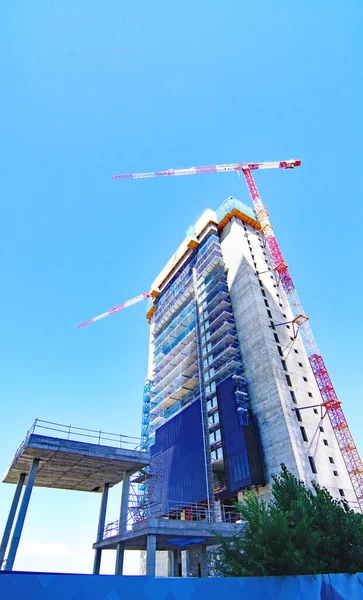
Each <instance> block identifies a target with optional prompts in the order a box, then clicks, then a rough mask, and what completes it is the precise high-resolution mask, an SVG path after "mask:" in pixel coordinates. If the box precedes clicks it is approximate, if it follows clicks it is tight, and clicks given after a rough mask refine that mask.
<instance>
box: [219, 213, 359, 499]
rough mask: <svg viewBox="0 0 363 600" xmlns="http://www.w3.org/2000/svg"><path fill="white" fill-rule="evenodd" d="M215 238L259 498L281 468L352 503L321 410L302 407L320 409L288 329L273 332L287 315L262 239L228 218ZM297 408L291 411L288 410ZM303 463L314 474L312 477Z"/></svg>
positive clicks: (297, 342) (299, 343) (308, 371)
mask: <svg viewBox="0 0 363 600" xmlns="http://www.w3.org/2000/svg"><path fill="white" fill-rule="evenodd" d="M220 239H221V246H222V252H223V258H224V261H225V265H226V268H227V269H228V273H227V280H228V286H229V290H230V296H231V301H232V307H233V312H234V318H235V322H236V329H237V335H238V339H239V344H240V348H241V353H242V357H243V361H244V367H245V376H246V379H247V383H248V388H249V394H250V400H251V408H252V410H253V412H254V414H255V417H256V422H257V426H258V428H259V433H260V439H261V445H262V452H263V459H264V466H265V473H266V478H267V481H268V484H267V486H265V487H264V488H261V489H260V491H259V493H260V494H261V496H268V495H269V493H270V483H271V474H272V473H278V472H279V470H280V464H281V463H282V462H284V463H285V464H286V466H287V468H288V469H289V470H290V471H292V472H293V473H294V474H295V475H296V476H297V477H299V478H300V479H302V480H304V481H305V483H306V484H307V485H308V484H309V483H310V482H311V480H315V481H318V482H319V483H320V484H321V485H323V486H326V487H327V488H328V489H329V491H330V492H331V494H332V495H333V496H334V497H336V498H341V497H342V493H343V494H344V495H345V497H346V499H347V500H348V501H352V502H355V501H356V497H355V494H354V491H353V488H352V486H351V482H350V478H349V476H348V473H347V470H346V467H345V464H344V461H343V458H342V456H341V453H340V450H339V447H338V444H337V441H336V438H335V435H334V432H333V429H332V427H331V424H330V421H329V418H328V416H325V417H324V418H323V419H322V415H324V413H325V411H324V410H323V412H322V411H321V408H320V407H319V406H317V407H314V408H305V409H304V408H302V407H307V406H312V405H319V404H320V403H321V396H320V392H319V389H318V387H317V384H316V382H315V379H314V376H313V373H312V371H311V368H310V364H309V361H308V357H307V354H306V352H305V349H304V346H303V344H302V341H301V339H300V336H299V335H297V337H296V338H295V337H294V329H293V325H292V324H291V323H290V324H285V325H280V326H276V325H278V324H279V323H283V322H286V321H287V322H288V321H291V320H292V318H293V316H292V313H291V310H290V307H289V303H288V300H287V298H286V295H285V293H284V291H283V289H282V285H281V284H280V283H279V282H278V279H277V278H276V275H275V272H274V270H273V263H272V258H271V256H270V253H269V250H268V249H267V248H266V244H265V239H264V236H263V234H262V233H261V232H259V231H257V230H255V229H254V228H253V227H251V226H250V225H248V224H245V223H243V222H242V221H240V220H239V219H237V218H236V217H233V218H232V220H231V221H230V222H229V223H228V224H227V225H226V227H225V228H224V229H223V231H222V232H221V235H220ZM289 384H291V385H289ZM297 407H300V409H301V410H300V411H298V412H297V411H295V410H293V409H294V408H297ZM299 419H300V420H299ZM309 456H310V457H311V458H312V459H313V461H314V462H315V466H316V471H317V473H313V471H312V467H311V464H310V460H309ZM340 490H342V493H341V492H340Z"/></svg>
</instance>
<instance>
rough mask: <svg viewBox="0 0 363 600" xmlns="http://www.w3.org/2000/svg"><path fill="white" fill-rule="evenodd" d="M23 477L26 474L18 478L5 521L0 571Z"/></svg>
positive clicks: (0, 546)
mask: <svg viewBox="0 0 363 600" xmlns="http://www.w3.org/2000/svg"><path fill="white" fill-rule="evenodd" d="M25 477H26V473H21V475H20V476H19V481H18V483H17V486H16V488H15V492H14V497H13V501H12V503H11V507H10V511H9V516H8V520H7V521H6V525H5V529H4V534H3V538H2V540H1V544H0V570H1V565H2V564H3V561H4V558H5V553H6V549H7V547H8V542H9V538H10V533H11V530H12V528H13V523H14V518H15V514H16V510H17V508H18V504H19V498H20V494H21V491H22V489H23V485H24V480H25Z"/></svg>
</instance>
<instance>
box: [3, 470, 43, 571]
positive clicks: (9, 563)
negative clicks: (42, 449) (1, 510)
mask: <svg viewBox="0 0 363 600" xmlns="http://www.w3.org/2000/svg"><path fill="white" fill-rule="evenodd" d="M38 467H39V458H34V460H33V463H32V466H31V469H30V473H29V475H28V481H27V483H26V486H25V490H24V494H23V498H22V501H21V504H20V508H19V513H18V518H17V520H16V523H15V528H14V532H13V536H12V538H11V542H10V548H9V554H8V558H7V560H6V571H12V570H13V566H14V561H15V557H16V553H17V550H18V546H19V542H20V538H21V532H22V531H23V527H24V521H25V517H26V513H27V510H28V506H29V501H30V496H31V493H32V490H33V485H34V481H35V476H36V474H37V471H38Z"/></svg>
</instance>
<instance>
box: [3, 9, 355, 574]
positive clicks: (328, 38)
mask: <svg viewBox="0 0 363 600" xmlns="http://www.w3.org/2000/svg"><path fill="white" fill-rule="evenodd" d="M362 12H363V11H362V3H361V2H360V1H359V0H356V1H355V0H349V1H348V2H345V3H342V2H338V1H337V0H333V1H332V2H330V3H329V4H328V5H327V4H326V2H322V1H321V0H320V1H318V2H315V1H313V0H308V1H307V2H297V1H294V0H289V1H283V2H271V1H269V0H261V1H260V2H252V3H249V4H246V3H243V2H240V1H238V0H230V1H227V2H224V3H223V2H222V3H221V2H220V1H217V0H208V1H207V0H204V1H203V0H185V1H184V2H183V3H176V2H171V1H167V0H157V1H156V2H150V1H149V2H147V1H145V0H140V1H139V2H134V3H132V2H127V3H123V2H119V0H117V1H116V0H104V1H103V2H101V3H100V2H96V1H94V0H87V2H86V1H84V0H78V1H77V2H74V1H70V0H68V1H65V2H51V1H49V0H35V1H34V2H31V3H24V2H20V1H19V0H13V2H8V3H5V4H3V5H2V7H1V9H0V23H1V25H0V29H1V38H0V66H1V73H2V76H1V79H2V93H1V96H0V114H1V125H0V144H1V146H0V190H1V206H2V210H1V220H0V221H1V224H0V228H1V232H0V273H1V282H2V286H1V288H2V293H1V296H0V304H1V308H0V314H1V344H0V364H1V379H0V386H1V388H0V402H1V437H0V462H1V466H0V470H2V471H5V468H6V466H7V463H8V461H9V459H10V457H11V455H12V454H13V452H14V451H15V450H16V448H17V446H18V445H19V444H20V442H21V440H22V438H23V437H24V434H25V432H26V430H27V429H28V427H29V426H30V424H31V422H32V421H33V420H34V418H35V417H39V418H43V419H47V420H51V421H58V422H60V423H72V424H75V425H79V426H81V427H91V428H93V427H94V428H102V429H104V430H107V429H108V430H109V431H116V432H118V431H119V432H124V433H128V434H130V435H138V434H139V431H140V414H141V399H142V388H143V383H144V378H145V375H146V368H147V345H148V325H147V321H146V319H145V308H146V307H145V304H139V305H137V306H135V307H133V308H130V309H129V310H128V311H127V312H126V311H125V312H123V313H119V314H118V315H115V316H112V317H110V318H109V319H105V320H103V321H101V322H99V323H97V324H95V325H92V326H90V327H87V328H85V329H83V330H77V329H76V328H75V325H76V324H77V323H78V322H80V321H83V320H85V319H87V318H90V317H92V316H94V315H97V314H99V313H100V312H104V311H105V310H108V309H109V308H111V307H112V306H114V305H115V304H117V303H120V302H122V301H124V300H126V299H128V298H130V297H132V296H134V295H136V294H139V293H141V292H143V291H147V290H148V289H149V285H150V283H151V282H152V280H153V279H154V277H155V276H156V274H157V273H158V271H159V270H160V268H161V267H162V266H163V265H164V263H165V262H166V261H167V260H168V258H169V257H170V255H171V254H172V253H173V251H174V250H175V249H176V247H177V245H178V244H179V243H180V242H181V240H182V239H183V237H184V234H185V231H186V230H187V228H188V226H189V225H190V224H191V223H194V222H195V220H196V219H197V218H198V217H199V216H200V214H201V213H202V212H203V210H204V209H205V208H207V207H211V208H216V207H217V206H218V205H219V204H220V203H221V202H222V201H223V200H224V199H225V198H226V197H228V196H230V195H234V196H235V197H237V198H239V199H241V200H243V201H245V202H248V203H249V199H248V195H247V191H246V189H245V187H244V184H243V182H242V181H240V180H239V179H238V177H237V175H235V174H218V175H204V176H196V177H184V178H170V179H167V178H165V179H158V180H150V179H149V180H144V181H126V182H113V181H111V175H112V174H114V173H123V172H126V173H127V172H139V171H154V170H161V169H167V168H181V167H188V166H193V165H203V164H206V165H208V164H215V163H223V162H238V161H263V160H283V159H287V158H292V157H294V158H300V159H302V161H303V164H302V167H301V168H300V169H297V170H295V171H292V172H288V171H287V172H285V171H270V172H261V173H258V174H257V175H256V182H257V184H258V186H259V188H260V192H261V195H262V197H263V199H264V201H265V203H266V204H267V206H268V209H269V210H270V213H271V221H272V222H273V224H274V226H275V233H276V235H277V237H278V239H279V241H280V244H281V247H282V250H283V252H284V254H285V256H286V259H287V262H288V263H289V265H290V269H291V273H292V276H293V278H294V280H295V283H296V286H297V289H298V291H299V293H300V296H301V299H302V302H303V304H304V307H305V310H306V312H307V314H308V315H309V316H310V318H311V324H312V326H313V329H314V332H315V334H316V338H317V341H318V344H319V346H320V348H321V351H322V354H323V356H324V357H325V360H326V363H327V365H328V368H329V370H330V372H331V375H332V378H333V381H334V383H335V386H336V388H337V391H338V394H339V396H340V398H341V400H342V401H343V402H344V410H345V413H346V416H347V418H348V420H349V423H350V426H351V429H352V431H353V434H354V437H355V440H356V442H357V444H358V446H359V448H360V451H361V454H363V433H362V427H361V423H362V418H363V406H362V402H361V396H362V381H361V373H362V313H361V307H362V292H363V289H362V272H361V265H362V252H361V237H362V236H361V235H360V231H359V229H358V227H359V226H361V224H362V222H363V214H362V187H363V186H362V182H363V176H362V167H361V164H362V36H361V23H362V16H363V15H362ZM12 493H13V489H12V486H7V485H2V486H0V534H2V528H3V524H4V520H5V516H6V513H7V510H8V508H9V503H10V498H11V494H12ZM98 502H99V497H98V496H92V495H87V494H83V495H82V494H77V493H72V492H69V493H65V492H57V491H48V490H42V489H35V491H34V495H33V498H32V502H31V506H30V509H29V513H28V522H27V523H26V526H25V529H24V540H23V544H24V545H23V548H24V550H23V551H22V552H23V553H22V554H19V560H18V562H17V563H16V566H17V567H18V568H27V567H28V568H38V569H42V568H43V569H44V568H49V569H60V570H62V569H63V570H71V569H72V568H74V569H75V570H80V569H82V568H84V569H85V570H87V568H88V569H90V568H91V562H92V553H91V551H90V544H91V542H92V540H93V538H94V535H95V531H96V518H97V511H98ZM115 502H116V501H115ZM111 509H112V510H111ZM111 509H110V514H109V520H114V519H116V518H117V509H116V504H115V506H114V508H112V507H111ZM76 535H79V540H78V541H77V544H79V548H82V549H81V550H79V551H78V550H77V551H75V550H74V549H73V551H72V552H73V554H72V552H71V555H70V556H69V557H68V549H67V548H68V547H69V545H70V544H72V543H74V544H76V541H75V540H76ZM52 544H53V545H52ZM82 544H83V546H82ZM76 548H78V546H76ZM52 554H53V555H54V559H52V558H51V555H52ZM80 554H82V560H83V562H82V560H81V559H80V558H79V557H80ZM77 557H78V558H77ZM77 560H78V562H77Z"/></svg>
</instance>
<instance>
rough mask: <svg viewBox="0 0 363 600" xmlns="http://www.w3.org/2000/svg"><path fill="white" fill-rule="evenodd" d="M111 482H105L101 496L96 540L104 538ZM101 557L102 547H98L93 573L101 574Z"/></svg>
mask: <svg viewBox="0 0 363 600" xmlns="http://www.w3.org/2000/svg"><path fill="white" fill-rule="evenodd" d="M109 487H110V484H109V483H105V485H104V486H103V491H102V498H101V506H100V516H99V517H98V528H97V539H96V542H99V541H101V540H103V532H104V530H105V521H106V511H107V500H108V490H109ZM101 557H102V549H101V548H97V549H96V550H95V558H94V561H93V575H99V574H100V567H101Z"/></svg>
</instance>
